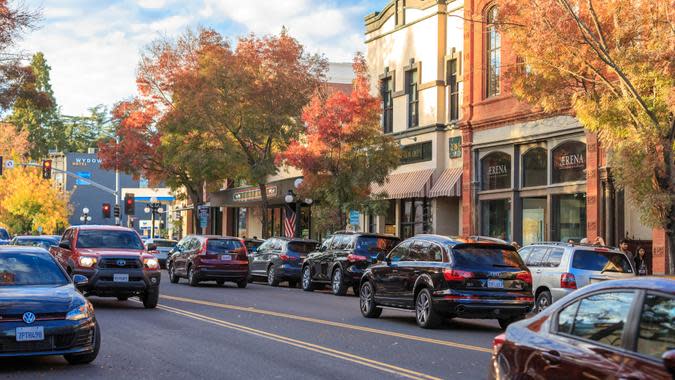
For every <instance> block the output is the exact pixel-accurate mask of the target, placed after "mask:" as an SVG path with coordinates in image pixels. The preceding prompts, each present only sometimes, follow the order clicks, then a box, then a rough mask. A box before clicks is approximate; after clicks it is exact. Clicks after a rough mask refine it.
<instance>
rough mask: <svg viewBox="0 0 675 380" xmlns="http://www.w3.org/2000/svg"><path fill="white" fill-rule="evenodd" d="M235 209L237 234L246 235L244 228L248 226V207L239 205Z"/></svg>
mask: <svg viewBox="0 0 675 380" xmlns="http://www.w3.org/2000/svg"><path fill="white" fill-rule="evenodd" d="M237 210H238V212H237V235H239V236H246V229H247V228H248V219H247V216H248V209H246V208H243V207H241V208H238V209H237Z"/></svg>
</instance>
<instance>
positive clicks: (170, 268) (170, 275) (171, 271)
mask: <svg viewBox="0 0 675 380" xmlns="http://www.w3.org/2000/svg"><path fill="white" fill-rule="evenodd" d="M169 277H171V278H173V277H175V276H174V274H173V265H169Z"/></svg>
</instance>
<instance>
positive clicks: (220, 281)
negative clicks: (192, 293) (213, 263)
mask: <svg viewBox="0 0 675 380" xmlns="http://www.w3.org/2000/svg"><path fill="white" fill-rule="evenodd" d="M216 284H218V286H223V285H224V284H225V281H223V280H218V281H216Z"/></svg>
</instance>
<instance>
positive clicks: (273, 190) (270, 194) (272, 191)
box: [232, 185, 279, 202]
mask: <svg viewBox="0 0 675 380" xmlns="http://www.w3.org/2000/svg"><path fill="white" fill-rule="evenodd" d="M278 192H279V189H278V188H277V186H276V185H267V198H274V197H276V196H277V195H278ZM260 199H262V197H261V196H260V188H254V187H249V188H247V189H243V190H238V191H237V192H235V193H234V194H232V200H233V201H235V202H250V201H257V200H260Z"/></svg>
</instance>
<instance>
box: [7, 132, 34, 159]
mask: <svg viewBox="0 0 675 380" xmlns="http://www.w3.org/2000/svg"><path fill="white" fill-rule="evenodd" d="M29 148H30V143H29V142H28V131H18V130H17V129H16V127H15V126H14V125H12V124H10V123H0V156H2V157H5V158H11V159H17V160H18V159H20V158H21V157H23V156H24V155H26V154H28V149H29Z"/></svg>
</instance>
